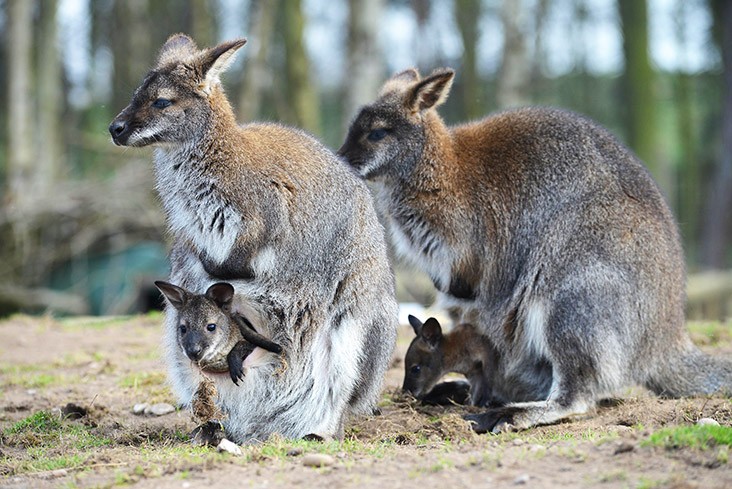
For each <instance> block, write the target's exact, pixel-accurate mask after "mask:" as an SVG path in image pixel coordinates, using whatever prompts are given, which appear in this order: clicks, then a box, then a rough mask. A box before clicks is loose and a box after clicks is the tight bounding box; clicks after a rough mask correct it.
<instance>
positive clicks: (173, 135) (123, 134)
mask: <svg viewBox="0 0 732 489" xmlns="http://www.w3.org/2000/svg"><path fill="white" fill-rule="evenodd" d="M245 43H246V40H245V39H236V40H233V41H228V42H225V43H223V44H220V45H218V46H216V47H213V48H208V49H203V50H199V49H198V48H197V47H196V44H195V43H194V42H193V40H192V39H191V38H190V37H188V36H186V35H185V34H175V35H173V36H171V37H170V38H169V39H168V41H167V42H166V43H165V44H164V45H163V47H162V48H161V50H160V54H159V55H158V59H157V64H156V66H155V68H153V69H152V70H151V71H150V72H149V73H148V74H147V76H146V77H145V79H144V80H143V81H142V84H141V85H140V86H139V87H138V88H137V90H135V93H134V94H133V96H132V101H131V102H130V104H129V105H128V106H127V107H125V108H124V110H122V112H120V114H119V115H118V116H117V117H116V118H115V119H114V120H113V121H112V123H111V124H110V126H109V132H110V133H111V135H112V140H113V141H114V143H115V144H117V145H119V146H137V147H140V146H147V145H150V144H154V143H157V144H176V143H178V144H180V143H183V142H189V141H192V140H194V141H195V140H196V139H197V138H200V137H202V136H203V134H204V133H205V131H206V130H208V129H210V127H211V125H212V120H213V117H212V116H213V114H214V112H215V111H216V110H221V109H222V108H223V109H224V110H228V111H229V112H231V107H230V106H229V105H228V102H227V101H226V98H225V97H224V96H223V89H222V87H221V81H220V79H219V77H220V75H221V73H222V72H223V71H224V70H225V69H226V68H227V67H228V66H229V65H230V63H231V62H232V61H233V59H234V55H235V54H236V52H237V51H238V50H239V48H241V47H242V46H243V45H244V44H245ZM232 117H233V114H232Z"/></svg>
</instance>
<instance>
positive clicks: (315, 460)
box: [302, 453, 335, 467]
mask: <svg viewBox="0 0 732 489" xmlns="http://www.w3.org/2000/svg"><path fill="white" fill-rule="evenodd" d="M334 463H335V459H334V458H333V457H331V456H330V455H326V454H324V453H308V454H307V455H305V456H304V457H303V458H302V464H303V465H304V466H305V467H328V466H329V465H333V464H334Z"/></svg>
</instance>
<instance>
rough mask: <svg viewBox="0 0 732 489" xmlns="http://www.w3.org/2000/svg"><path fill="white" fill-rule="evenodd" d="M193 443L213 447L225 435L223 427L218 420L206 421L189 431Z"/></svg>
mask: <svg viewBox="0 0 732 489" xmlns="http://www.w3.org/2000/svg"><path fill="white" fill-rule="evenodd" d="M188 436H190V438H191V442H192V443H193V444H194V445H199V446H209V447H215V446H217V445H218V444H219V443H221V440H222V439H224V438H225V437H226V433H225V432H224V427H223V426H221V423H220V422H218V421H207V422H205V423H203V424H202V425H200V426H197V427H196V428H194V429H193V431H191V432H190V433H189V435H188Z"/></svg>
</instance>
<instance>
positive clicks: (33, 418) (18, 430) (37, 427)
mask: <svg viewBox="0 0 732 489" xmlns="http://www.w3.org/2000/svg"><path fill="white" fill-rule="evenodd" d="M60 429H61V421H60V420H59V418H58V417H57V416H54V415H52V414H51V413H49V412H48V411H38V412H36V413H33V414H31V415H30V416H28V417H27V418H25V419H22V420H20V421H18V422H17V423H15V424H14V425H13V426H11V427H10V428H8V429H6V430H5V435H18V434H22V433H28V432H34V433H39V434H42V433H51V432H55V431H58V430H60Z"/></svg>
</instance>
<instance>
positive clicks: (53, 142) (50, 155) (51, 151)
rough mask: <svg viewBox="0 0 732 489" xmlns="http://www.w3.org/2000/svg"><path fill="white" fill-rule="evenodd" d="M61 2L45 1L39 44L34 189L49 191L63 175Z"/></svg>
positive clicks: (42, 10) (42, 2) (43, 0)
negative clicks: (36, 158)
mask: <svg viewBox="0 0 732 489" xmlns="http://www.w3.org/2000/svg"><path fill="white" fill-rule="evenodd" d="M57 11H58V0H41V20H40V29H39V33H38V34H39V41H38V145H37V147H38V160H37V162H36V165H35V169H34V172H33V173H34V178H33V180H34V188H35V189H36V191H38V192H43V191H46V190H48V189H49V188H50V187H51V186H52V185H53V183H55V182H56V180H57V179H58V177H59V176H60V174H61V172H62V167H63V156H64V154H65V152H64V149H63V147H62V144H61V133H62V129H61V112H62V108H63V107H62V103H63V96H64V95H63V81H62V79H61V60H60V56H59V49H58V42H57V28H56V24H57V22H56V20H57Z"/></svg>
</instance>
